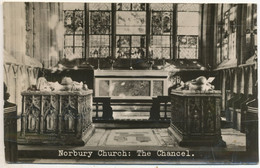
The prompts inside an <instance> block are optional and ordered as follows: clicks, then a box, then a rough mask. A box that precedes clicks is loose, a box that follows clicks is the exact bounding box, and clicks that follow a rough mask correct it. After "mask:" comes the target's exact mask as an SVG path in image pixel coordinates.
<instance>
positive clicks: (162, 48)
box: [150, 4, 173, 59]
mask: <svg viewBox="0 0 260 168" xmlns="http://www.w3.org/2000/svg"><path fill="white" fill-rule="evenodd" d="M172 15H173V4H151V37H150V38H151V43H150V52H151V56H152V58H153V59H155V58H158V59H162V58H165V59H170V58H171V55H172V53H171V47H172V42H171V41H172V29H173V18H172Z"/></svg>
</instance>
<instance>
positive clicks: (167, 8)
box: [151, 3, 173, 11]
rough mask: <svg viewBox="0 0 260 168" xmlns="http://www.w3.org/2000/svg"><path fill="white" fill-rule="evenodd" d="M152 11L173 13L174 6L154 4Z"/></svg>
mask: <svg viewBox="0 0 260 168" xmlns="http://www.w3.org/2000/svg"><path fill="white" fill-rule="evenodd" d="M151 10H152V11H173V4H171V3H152V4H151Z"/></svg>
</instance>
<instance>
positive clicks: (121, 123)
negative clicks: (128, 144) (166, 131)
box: [93, 119, 170, 128]
mask: <svg viewBox="0 0 260 168" xmlns="http://www.w3.org/2000/svg"><path fill="white" fill-rule="evenodd" d="M93 123H94V125H95V127H96V128H168V127H169V126H170V120H159V121H154V120H148V119H114V120H93Z"/></svg>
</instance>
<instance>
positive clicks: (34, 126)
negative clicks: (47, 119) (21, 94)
mask: <svg viewBox="0 0 260 168" xmlns="http://www.w3.org/2000/svg"><path fill="white" fill-rule="evenodd" d="M40 98H41V97H40V96H32V97H27V98H26V105H27V106H26V111H25V114H26V116H25V119H26V121H27V129H28V131H29V132H38V131H39V124H40V113H41V111H40Z"/></svg>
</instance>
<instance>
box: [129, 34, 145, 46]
mask: <svg viewBox="0 0 260 168" xmlns="http://www.w3.org/2000/svg"><path fill="white" fill-rule="evenodd" d="M132 47H145V36H132Z"/></svg>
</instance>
